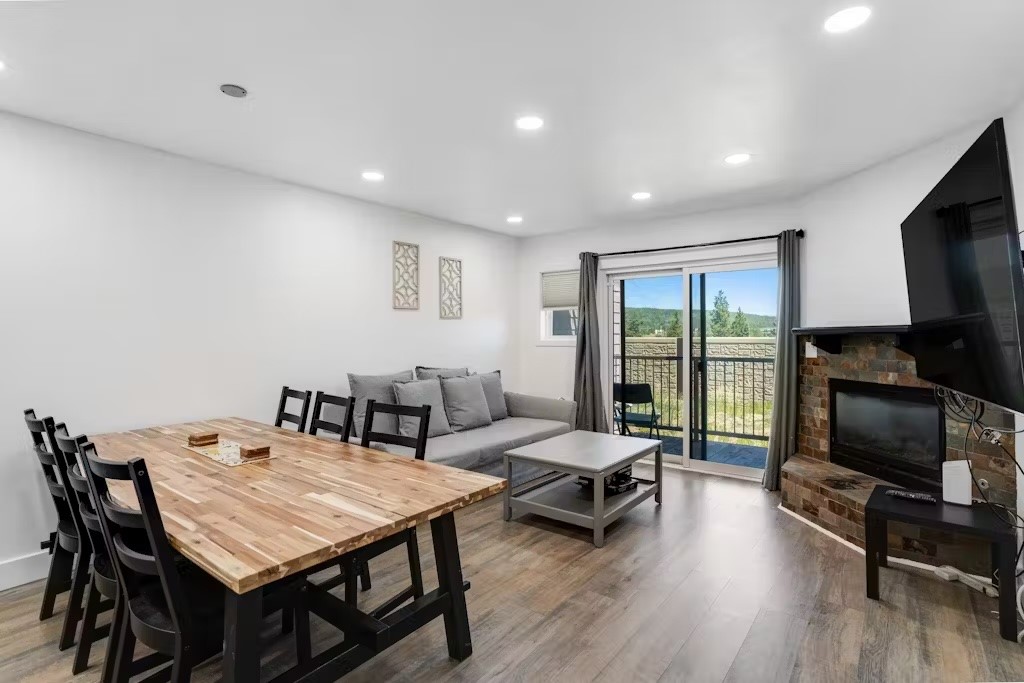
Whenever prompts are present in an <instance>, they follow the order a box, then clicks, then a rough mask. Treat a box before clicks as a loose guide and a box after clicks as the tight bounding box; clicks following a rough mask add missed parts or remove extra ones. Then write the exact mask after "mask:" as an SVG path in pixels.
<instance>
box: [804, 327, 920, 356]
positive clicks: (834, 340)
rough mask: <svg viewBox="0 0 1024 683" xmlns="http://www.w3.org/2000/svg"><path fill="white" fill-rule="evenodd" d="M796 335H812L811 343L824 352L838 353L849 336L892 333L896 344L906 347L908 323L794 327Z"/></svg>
mask: <svg viewBox="0 0 1024 683" xmlns="http://www.w3.org/2000/svg"><path fill="white" fill-rule="evenodd" d="M793 334H795V335H796V336H798V337H812V338H813V340H814V341H813V342H812V343H813V344H814V345H815V346H817V347H818V348H819V349H821V350H822V351H825V352H826V353H840V352H841V351H842V350H843V339H844V338H845V337H851V336H876V335H894V336H895V337H896V340H897V341H896V345H897V346H901V347H906V345H907V344H906V342H907V336H908V335H909V334H910V325H836V326H831V327H794V328H793Z"/></svg>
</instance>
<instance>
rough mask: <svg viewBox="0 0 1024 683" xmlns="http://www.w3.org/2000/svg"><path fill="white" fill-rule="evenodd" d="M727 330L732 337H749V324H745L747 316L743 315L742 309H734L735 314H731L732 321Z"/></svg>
mask: <svg viewBox="0 0 1024 683" xmlns="http://www.w3.org/2000/svg"><path fill="white" fill-rule="evenodd" d="M729 331H730V332H731V333H732V336H733V337H749V336H750V325H748V324H747V316H745V315H743V309H742V308H738V309H736V315H735V316H733V319H732V323H730V325H729Z"/></svg>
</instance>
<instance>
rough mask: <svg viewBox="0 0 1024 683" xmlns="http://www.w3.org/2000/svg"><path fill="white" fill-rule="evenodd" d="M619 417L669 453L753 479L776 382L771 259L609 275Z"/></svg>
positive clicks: (620, 429) (626, 429)
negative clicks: (656, 441)
mask: <svg viewBox="0 0 1024 683" xmlns="http://www.w3.org/2000/svg"><path fill="white" fill-rule="evenodd" d="M609 294H610V296H609V304H610V308H611V311H610V313H611V316H610V320H611V322H612V324H611V334H610V337H611V339H610V341H611V348H612V353H611V354H609V356H608V357H609V360H610V361H611V364H612V367H611V368H610V370H611V372H610V373H609V376H610V377H611V378H612V387H611V389H612V391H611V392H610V393H611V396H612V399H613V408H612V410H611V413H612V424H613V430H614V431H615V432H616V433H620V434H628V435H632V436H644V437H647V436H648V435H650V436H652V437H653V438H660V439H661V440H662V442H663V443H664V453H665V455H666V457H667V459H668V460H669V461H671V460H672V459H675V460H677V461H678V462H679V463H681V464H683V465H684V466H687V467H692V468H694V469H700V470H706V471H711V472H717V473H723V474H731V475H736V476H744V477H751V478H756V477H760V475H761V472H762V470H763V468H764V463H765V458H766V455H767V445H768V434H769V430H770V428H771V410H772V405H773V400H772V398H773V397H772V394H773V391H774V361H775V343H776V338H777V334H778V329H777V326H776V323H775V315H776V310H777V296H778V277H777V272H776V268H775V263H774V259H770V260H769V259H766V258H762V259H747V260H745V261H743V262H739V263H719V264H714V265H708V266H686V265H683V266H681V267H679V268H676V269H672V270H660V271H658V272H637V273H628V272H626V273H618V274H615V275H612V276H609Z"/></svg>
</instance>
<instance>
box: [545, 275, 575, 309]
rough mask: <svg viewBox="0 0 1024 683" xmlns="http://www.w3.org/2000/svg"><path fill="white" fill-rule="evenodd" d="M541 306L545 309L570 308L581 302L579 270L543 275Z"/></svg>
mask: <svg viewBox="0 0 1024 683" xmlns="http://www.w3.org/2000/svg"><path fill="white" fill-rule="evenodd" d="M540 288H541V306H542V307H543V308H545V309H551V308H570V307H573V306H577V305H578V304H579V301H580V273H579V271H578V270H569V271H563V272H560V273H542V274H541V287H540Z"/></svg>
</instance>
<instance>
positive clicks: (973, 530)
mask: <svg viewBox="0 0 1024 683" xmlns="http://www.w3.org/2000/svg"><path fill="white" fill-rule="evenodd" d="M890 488H894V487H890V486H877V487H875V490H874V491H873V492H872V493H871V497H870V498H869V499H868V502H867V504H866V505H865V506H864V532H865V533H864V540H865V543H864V554H865V563H864V565H865V571H866V582H867V596H868V597H869V598H870V599H872V600H878V568H879V567H888V566H889V562H888V549H889V543H888V528H889V520H890V519H891V520H894V521H901V522H907V523H909V524H917V525H920V526H926V527H931V528H934V529H942V530H945V531H952V532H955V533H961V534H966V535H970V536H978V537H981V538H984V539H986V540H988V541H989V542H990V544H991V548H992V551H991V552H992V578H993V583H995V584H997V585H998V588H999V635H1000V636H1002V637H1003V638H1004V639H1005V640H1009V641H1013V642H1017V605H1016V592H1017V580H1016V577H1017V567H1016V563H1017V536H1016V533H1015V532H1014V530H1013V529H1011V528H1010V527H1009V526H1008V525H1006V524H1005V523H1004V522H1003V521H1002V520H1000V519H998V518H997V517H996V516H995V515H994V514H993V513H992V511H991V510H989V509H988V508H987V507H983V506H982V505H981V504H975V505H971V506H966V505H954V504H952V503H945V502H942V501H941V500H940V501H939V502H938V503H936V504H935V505H930V504H927V503H915V502H910V501H905V500H900V499H896V498H892V497H890V496H886V495H885V491H886V490H888V489H890ZM1006 577H1009V579H1006ZM1000 579H1002V580H1000Z"/></svg>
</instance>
